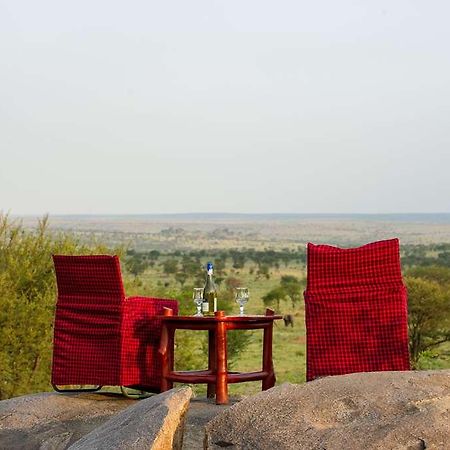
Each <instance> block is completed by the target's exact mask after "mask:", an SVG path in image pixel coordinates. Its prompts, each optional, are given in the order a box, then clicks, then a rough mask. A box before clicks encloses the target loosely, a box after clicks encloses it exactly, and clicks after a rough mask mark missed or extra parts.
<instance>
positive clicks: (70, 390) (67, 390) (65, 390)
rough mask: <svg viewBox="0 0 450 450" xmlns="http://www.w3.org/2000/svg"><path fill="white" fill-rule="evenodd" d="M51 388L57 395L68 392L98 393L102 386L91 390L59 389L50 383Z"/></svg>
mask: <svg viewBox="0 0 450 450" xmlns="http://www.w3.org/2000/svg"><path fill="white" fill-rule="evenodd" d="M52 387H53V389H54V390H55V391H56V392H59V393H68V392H97V391H99V390H100V389H101V388H102V387H103V386H95V387H92V388H85V389H60V388H59V387H58V386H57V385H56V384H53V383H52Z"/></svg>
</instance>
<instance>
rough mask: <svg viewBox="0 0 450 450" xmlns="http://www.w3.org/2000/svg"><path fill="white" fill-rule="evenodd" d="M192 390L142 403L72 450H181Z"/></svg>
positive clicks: (172, 392)
mask: <svg viewBox="0 0 450 450" xmlns="http://www.w3.org/2000/svg"><path fill="white" fill-rule="evenodd" d="M191 396H192V389H191V388H189V387H185V388H181V389H172V390H170V391H167V392H164V393H163V394H159V395H155V396H153V397H150V398H147V399H145V400H141V401H140V402H138V403H137V404H135V405H133V406H130V407H128V408H127V409H125V410H123V411H122V412H120V413H118V414H116V415H115V416H114V417H113V418H111V419H110V420H108V421H107V422H105V423H104V424H103V425H101V426H99V427H98V428H96V429H95V430H93V431H92V432H91V433H89V434H87V435H86V436H84V437H82V438H81V439H80V440H78V441H77V442H75V444H73V445H71V446H70V447H69V449H70V450H110V449H115V450H120V449H123V450H125V449H136V450H139V449H152V450H169V449H177V450H178V449H179V450H181V448H182V445H183V430H184V420H185V416H186V412H187V410H188V408H189V401H190V398H191Z"/></svg>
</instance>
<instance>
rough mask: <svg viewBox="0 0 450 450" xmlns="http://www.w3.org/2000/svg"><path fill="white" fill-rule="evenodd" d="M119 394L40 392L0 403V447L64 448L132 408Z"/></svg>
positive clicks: (129, 402) (56, 449) (131, 401)
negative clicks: (115, 415) (118, 413)
mask: <svg viewBox="0 0 450 450" xmlns="http://www.w3.org/2000/svg"><path fill="white" fill-rule="evenodd" d="M135 402H136V400H129V399H126V398H125V397H123V396H119V395H105V394H64V395H63V394H57V393H41V394H34V395H26V396H23V397H16V398H12V399H9V400H2V401H0V448H2V449H42V450H44V449H49V450H50V449H51V450H59V449H65V448H67V447H68V446H69V445H70V444H72V443H74V442H75V441H77V440H78V439H80V438H81V437H82V436H84V435H85V434H87V433H89V432H90V431H92V430H93V429H94V428H96V427H97V426H99V425H101V424H102V423H104V422H105V421H106V420H108V419H109V418H110V417H111V416H113V415H114V414H116V413H117V412H119V411H121V410H123V409H124V408H127V407H128V406H130V405H133V404H134V403H135Z"/></svg>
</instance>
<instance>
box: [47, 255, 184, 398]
mask: <svg viewBox="0 0 450 450" xmlns="http://www.w3.org/2000/svg"><path fill="white" fill-rule="evenodd" d="M53 261H54V266H55V272H56V281H57V287H58V300H57V304H56V313H55V326H54V339H53V343H54V345H53V365H52V384H53V385H108V386H142V387H146V388H149V390H159V384H160V377H161V367H160V363H159V358H158V353H157V349H158V344H159V335H160V330H161V321H160V319H158V318H157V317H156V316H157V315H162V313H163V308H164V307H168V308H172V309H174V310H175V311H176V312H177V311H178V302H177V301H176V300H168V299H157V298H146V297H130V298H126V297H125V292H124V288H123V283H122V275H121V271H120V262H119V258H118V257H117V256H108V255H91V256H65V255H54V256H53Z"/></svg>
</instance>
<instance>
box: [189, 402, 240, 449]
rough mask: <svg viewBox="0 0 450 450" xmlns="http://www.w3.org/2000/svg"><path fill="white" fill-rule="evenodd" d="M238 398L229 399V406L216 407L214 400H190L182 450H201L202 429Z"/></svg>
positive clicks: (203, 434)
mask: <svg viewBox="0 0 450 450" xmlns="http://www.w3.org/2000/svg"><path fill="white" fill-rule="evenodd" d="M239 400H240V398H239V397H230V398H229V401H230V404H229V405H216V400H215V399H214V398H206V397H196V398H193V399H191V403H190V404H189V411H188V413H187V416H186V424H185V426H184V435H183V450H198V449H201V448H203V440H204V437H205V433H204V431H203V430H204V428H205V426H206V424H207V423H208V422H210V421H211V420H212V419H213V418H214V417H215V416H216V415H217V414H219V413H220V412H222V411H224V410H225V409H228V408H229V407H230V406H231V405H232V404H234V403H236V402H238V401H239Z"/></svg>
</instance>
